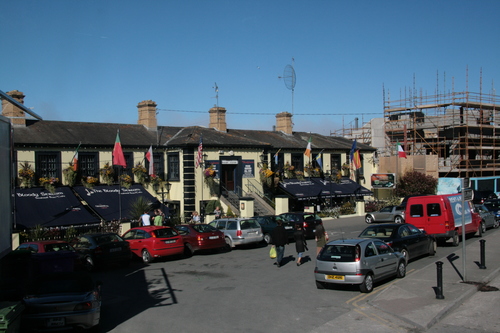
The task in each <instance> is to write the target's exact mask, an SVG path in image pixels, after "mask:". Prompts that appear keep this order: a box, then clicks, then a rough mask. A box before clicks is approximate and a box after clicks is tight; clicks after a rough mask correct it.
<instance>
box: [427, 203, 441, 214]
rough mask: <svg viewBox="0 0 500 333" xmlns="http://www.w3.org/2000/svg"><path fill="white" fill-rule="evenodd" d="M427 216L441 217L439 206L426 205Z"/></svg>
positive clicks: (436, 204)
mask: <svg viewBox="0 0 500 333" xmlns="http://www.w3.org/2000/svg"><path fill="white" fill-rule="evenodd" d="M427 216H441V206H440V205H439V204H438V203H430V204H427Z"/></svg>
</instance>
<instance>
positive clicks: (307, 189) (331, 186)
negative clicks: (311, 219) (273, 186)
mask: <svg viewBox="0 0 500 333" xmlns="http://www.w3.org/2000/svg"><path fill="white" fill-rule="evenodd" d="M279 186H280V188H281V189H282V190H283V191H285V192H287V193H288V194H290V195H292V196H294V197H295V198H296V199H297V200H313V199H318V198H337V197H357V196H365V195H373V193H372V192H371V191H370V190H368V189H366V188H365V187H363V186H361V185H359V184H358V183H356V182H354V181H352V180H351V179H349V178H342V179H341V180H340V182H339V183H336V182H333V181H330V180H328V179H322V178H307V179H304V180H298V179H284V180H283V181H281V182H280V184H279Z"/></svg>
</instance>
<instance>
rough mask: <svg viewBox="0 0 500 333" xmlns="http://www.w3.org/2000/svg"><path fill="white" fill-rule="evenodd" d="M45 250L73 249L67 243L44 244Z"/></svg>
mask: <svg viewBox="0 0 500 333" xmlns="http://www.w3.org/2000/svg"><path fill="white" fill-rule="evenodd" d="M44 248H45V252H57V251H74V249H73V248H72V247H71V245H69V244H68V243H54V244H45V246H44Z"/></svg>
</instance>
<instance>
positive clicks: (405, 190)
mask: <svg viewBox="0 0 500 333" xmlns="http://www.w3.org/2000/svg"><path fill="white" fill-rule="evenodd" d="M437 184H438V180H437V178H434V177H432V176H428V175H425V174H423V173H421V172H418V171H414V170H412V171H408V172H406V173H405V174H404V175H403V176H402V177H401V179H400V180H399V181H398V183H397V188H396V190H395V191H394V194H395V195H396V196H398V197H406V196H408V195H418V194H436V189H437Z"/></svg>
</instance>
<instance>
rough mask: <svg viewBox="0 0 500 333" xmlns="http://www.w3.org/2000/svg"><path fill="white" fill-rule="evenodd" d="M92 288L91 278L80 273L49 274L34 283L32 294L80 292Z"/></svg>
mask: <svg viewBox="0 0 500 333" xmlns="http://www.w3.org/2000/svg"><path fill="white" fill-rule="evenodd" d="M92 289H93V283H92V279H91V278H90V277H86V276H85V275H80V274H73V273H72V274H69V273H68V274H66V273H61V274H50V275H48V276H47V277H46V278H43V279H40V280H39V281H38V282H37V283H36V284H35V290H33V292H34V294H39V295H43V294H58V293H80V292H86V291H90V290H92Z"/></svg>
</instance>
